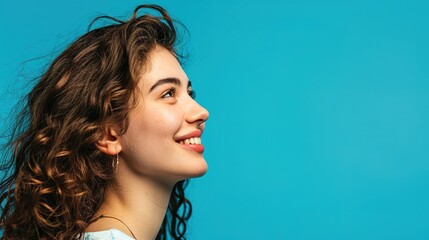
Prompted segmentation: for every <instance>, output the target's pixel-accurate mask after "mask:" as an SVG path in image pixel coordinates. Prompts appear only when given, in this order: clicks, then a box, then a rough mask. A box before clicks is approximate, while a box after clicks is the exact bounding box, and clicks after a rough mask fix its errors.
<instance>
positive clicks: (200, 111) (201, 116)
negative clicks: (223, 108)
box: [186, 100, 209, 124]
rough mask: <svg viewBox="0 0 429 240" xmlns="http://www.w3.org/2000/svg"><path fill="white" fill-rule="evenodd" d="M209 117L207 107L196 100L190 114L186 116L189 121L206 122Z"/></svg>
mask: <svg viewBox="0 0 429 240" xmlns="http://www.w3.org/2000/svg"><path fill="white" fill-rule="evenodd" d="M208 118H209V112H208V111H207V109H205V108H204V107H202V106H201V105H200V104H198V103H197V102H196V101H195V100H192V104H190V108H189V111H188V114H187V116H186V122H188V123H198V124H201V123H204V122H205V121H207V119H208Z"/></svg>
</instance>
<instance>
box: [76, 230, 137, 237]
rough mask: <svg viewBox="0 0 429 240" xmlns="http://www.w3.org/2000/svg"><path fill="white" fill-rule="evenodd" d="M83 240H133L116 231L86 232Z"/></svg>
mask: <svg viewBox="0 0 429 240" xmlns="http://www.w3.org/2000/svg"><path fill="white" fill-rule="evenodd" d="M83 239H84V240H134V238H132V237H130V236H128V235H127V234H125V233H123V232H121V231H119V230H118V229H114V228H112V229H110V230H105V231H98V232H86V233H85V234H84V235H83Z"/></svg>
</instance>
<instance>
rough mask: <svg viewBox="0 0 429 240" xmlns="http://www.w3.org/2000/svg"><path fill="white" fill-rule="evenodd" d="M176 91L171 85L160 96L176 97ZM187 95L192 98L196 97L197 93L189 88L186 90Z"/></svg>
mask: <svg viewBox="0 0 429 240" xmlns="http://www.w3.org/2000/svg"><path fill="white" fill-rule="evenodd" d="M176 93H177V90H176V88H174V87H172V88H170V89H168V90H167V91H165V92H164V93H163V94H162V96H161V97H162V98H172V97H176ZM188 95H189V96H190V97H191V98H192V99H195V98H196V97H197V93H196V92H195V91H194V90H189V91H188Z"/></svg>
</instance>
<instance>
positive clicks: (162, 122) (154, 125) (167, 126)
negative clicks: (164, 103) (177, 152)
mask: <svg viewBox="0 0 429 240" xmlns="http://www.w3.org/2000/svg"><path fill="white" fill-rule="evenodd" d="M151 115H152V117H151V121H150V122H147V129H148V130H150V131H154V134H156V135H160V134H162V135H164V136H169V137H172V136H174V135H175V134H176V133H177V132H178V131H179V130H180V127H181V126H182V121H183V117H182V116H181V114H180V112H179V111H177V110H174V109H162V110H161V109H157V111H153V112H152V113H151Z"/></svg>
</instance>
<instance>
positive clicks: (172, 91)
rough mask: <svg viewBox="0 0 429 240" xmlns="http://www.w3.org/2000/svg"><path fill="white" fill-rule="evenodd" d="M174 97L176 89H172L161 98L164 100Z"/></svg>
mask: <svg viewBox="0 0 429 240" xmlns="http://www.w3.org/2000/svg"><path fill="white" fill-rule="evenodd" d="M174 96H176V89H175V88H170V89H168V90H167V91H166V92H164V93H163V94H162V96H161V97H162V98H171V97H174Z"/></svg>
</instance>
